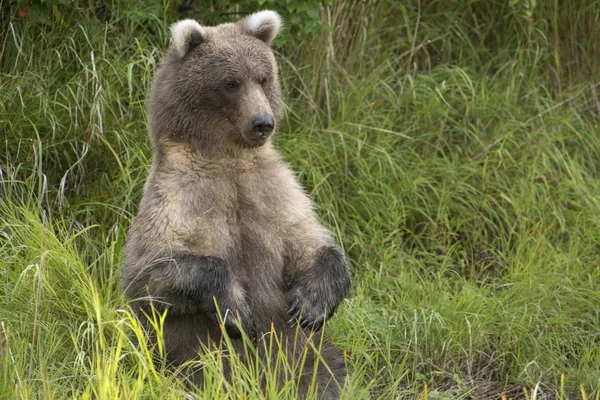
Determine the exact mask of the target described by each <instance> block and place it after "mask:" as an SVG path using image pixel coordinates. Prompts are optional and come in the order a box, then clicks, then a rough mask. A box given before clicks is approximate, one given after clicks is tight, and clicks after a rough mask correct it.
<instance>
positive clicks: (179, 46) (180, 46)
mask: <svg viewBox="0 0 600 400" xmlns="http://www.w3.org/2000/svg"><path fill="white" fill-rule="evenodd" d="M205 40H206V29H204V28H203V27H202V26H201V25H200V24H199V23H198V22H196V21H194V20H193V19H184V20H182V21H179V22H175V23H174V24H173V25H171V45H172V46H173V47H174V48H175V52H176V53H177V55H178V56H179V57H183V56H185V55H186V54H187V52H188V51H189V50H190V49H191V48H192V47H193V46H197V45H199V44H200V43H202V42H204V41H205Z"/></svg>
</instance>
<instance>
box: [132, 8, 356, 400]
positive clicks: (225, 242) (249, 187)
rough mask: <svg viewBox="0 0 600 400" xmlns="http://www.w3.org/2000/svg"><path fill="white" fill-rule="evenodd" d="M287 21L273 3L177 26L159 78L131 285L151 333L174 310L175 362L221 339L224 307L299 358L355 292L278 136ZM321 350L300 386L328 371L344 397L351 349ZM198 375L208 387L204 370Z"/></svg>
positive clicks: (229, 321) (230, 327)
mask: <svg viewBox="0 0 600 400" xmlns="http://www.w3.org/2000/svg"><path fill="white" fill-rule="evenodd" d="M280 27H281V18H280V16H279V15H278V14H277V13H275V12H273V11H262V12H258V13H255V14H252V15H250V16H248V17H246V18H244V19H242V20H240V21H238V22H237V23H227V24H222V25H218V26H215V27H206V26H201V25H200V24H198V22H196V21H194V20H183V21H180V22H177V23H175V24H174V25H173V26H172V27H171V32H172V38H171V44H170V46H169V49H168V50H167V52H166V54H165V56H164V58H163V60H162V61H161V63H160V66H159V68H158V70H157V72H156V75H155V78H154V81H153V84H152V89H151V92H150V99H149V104H148V107H149V120H150V136H151V139H152V144H153V161H152V167H151V171H150V174H149V176H148V179H147V182H146V185H145V187H144V195H143V198H142V201H141V204H140V207H139V212H138V215H137V216H136V218H135V219H134V222H133V224H132V226H131V228H130V230H129V233H128V236H127V241H126V246H125V254H124V261H123V271H122V285H123V288H124V292H125V295H126V296H127V297H128V298H129V299H130V302H131V305H132V309H133V310H134V312H135V313H136V315H137V317H138V318H139V320H140V321H141V322H142V324H143V325H144V327H145V328H146V329H147V331H148V334H149V336H150V338H152V327H151V324H150V323H149V322H148V320H147V317H146V316H147V315H152V308H154V309H155V310H158V311H159V312H164V311H168V312H167V315H166V320H165V323H164V327H163V339H164V343H165V349H166V357H167V359H168V361H169V362H170V363H171V364H173V365H175V366H177V365H181V364H182V363H184V362H186V361H188V360H192V359H197V358H198V357H199V353H201V352H202V349H203V348H206V347H207V346H211V345H216V346H219V344H220V343H221V340H222V335H223V330H222V326H221V325H220V322H221V321H220V319H219V315H218V312H219V313H220V314H221V316H222V322H223V326H224V327H225V329H226V331H227V333H228V336H230V338H232V340H233V342H234V345H236V346H240V345H242V344H243V342H242V340H243V339H242V337H240V334H241V332H240V331H239V329H243V331H244V332H245V334H246V335H247V336H248V337H250V338H251V339H252V340H253V341H254V343H255V344H256V345H257V347H260V343H261V341H264V340H266V339H265V337H268V336H269V333H272V332H273V331H275V332H276V333H277V334H278V335H282V337H289V338H291V340H290V341H283V342H281V343H288V344H280V346H282V347H283V350H284V351H286V354H287V355H288V356H289V357H290V358H292V359H294V357H299V354H300V350H298V349H296V347H297V345H298V341H299V342H300V345H305V346H309V344H310V343H313V342H312V341H314V340H315V339H314V338H315V337H318V336H320V335H314V334H313V333H314V332H315V331H318V330H319V329H320V328H321V326H322V325H323V323H324V322H325V321H326V320H327V319H329V318H330V317H331V316H332V314H333V313H334V311H335V309H336V307H337V306H338V305H339V304H340V302H341V301H342V300H343V299H344V297H346V296H347V294H348V292H349V291H350V288H351V282H350V275H349V272H348V267H347V264H346V261H345V258H344V255H343V253H342V251H341V249H340V247H339V246H338V245H337V244H336V242H335V241H334V239H333V238H332V235H331V233H330V232H329V231H328V230H327V229H326V228H324V227H323V226H322V225H321V224H320V223H319V221H318V219H317V216H316V213H315V211H314V207H313V203H312V202H311V200H310V199H309V197H308V196H307V194H306V193H305V192H304V190H303V189H302V188H301V186H300V184H299V183H298V180H297V179H296V177H295V176H294V174H293V172H292V171H291V169H290V168H289V166H288V165H287V164H286V163H285V162H284V161H283V160H282V158H281V156H280V154H279V153H278V152H277V151H276V150H275V148H274V147H273V144H272V142H271V139H272V136H273V134H274V133H275V132H276V131H277V126H278V122H279V119H280V118H281V116H282V101H281V93H280V88H279V82H278V72H277V64H276V62H275V57H274V54H273V51H272V50H271V47H270V45H271V42H272V41H273V39H274V38H275V36H276V35H277V33H278V31H279V29H280ZM298 331H300V339H298V337H297V336H298ZM294 335H296V337H295V336H294ZM294 340H296V342H295V346H294V348H292V346H291V344H289V342H292V341H294ZM313 344H316V345H317V346H320V347H321V351H320V354H321V356H320V357H317V355H315V354H309V356H308V358H307V360H306V362H305V364H304V370H303V371H302V376H301V377H300V387H299V389H298V390H299V394H300V396H303V395H305V394H306V391H307V390H308V389H307V388H308V385H309V382H310V380H311V379H312V378H313V373H314V372H315V371H314V369H316V368H318V371H316V377H317V379H316V382H317V391H318V393H319V397H322V398H329V399H335V398H338V397H339V393H340V390H341V387H343V385H344V379H345V376H346V370H345V367H344V360H343V357H342V355H341V353H340V352H339V351H338V350H337V349H335V348H334V347H333V346H331V345H330V344H328V343H313ZM286 346H287V347H286ZM309 347H310V346H309ZM240 348H242V347H240ZM321 357H322V360H324V361H325V363H326V364H327V366H326V367H324V366H322V365H321V366H320V367H319V362H321V361H320V360H321ZM317 358H319V359H317ZM193 380H194V382H195V384H197V385H199V386H200V387H201V385H202V374H201V371H200V372H197V373H196V374H195V375H194V376H193Z"/></svg>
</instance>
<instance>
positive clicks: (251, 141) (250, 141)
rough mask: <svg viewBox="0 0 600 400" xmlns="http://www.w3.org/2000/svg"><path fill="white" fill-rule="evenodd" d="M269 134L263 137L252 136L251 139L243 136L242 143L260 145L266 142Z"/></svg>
mask: <svg viewBox="0 0 600 400" xmlns="http://www.w3.org/2000/svg"><path fill="white" fill-rule="evenodd" d="M269 136H270V135H267V136H264V137H258V138H253V139H251V138H248V137H246V136H244V144H245V145H246V146H247V147H260V146H262V145H264V144H265V143H267V140H268V139H269Z"/></svg>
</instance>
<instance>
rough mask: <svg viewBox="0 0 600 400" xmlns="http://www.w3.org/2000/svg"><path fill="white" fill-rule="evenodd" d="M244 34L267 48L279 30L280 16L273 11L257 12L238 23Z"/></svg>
mask: <svg viewBox="0 0 600 400" xmlns="http://www.w3.org/2000/svg"><path fill="white" fill-rule="evenodd" d="M240 24H241V25H242V30H243V32H244V33H245V34H247V35H250V36H254V37H256V38H258V39H260V40H262V41H263V42H265V43H266V44H268V45H269V46H270V45H271V42H272V41H273V39H275V37H276V36H277V34H278V33H279V29H281V25H282V24H283V23H282V20H281V16H280V15H279V14H277V13H276V12H275V11H268V10H266V11H259V12H257V13H254V14H251V15H249V16H247V17H246V18H244V19H243V20H241V21H240Z"/></svg>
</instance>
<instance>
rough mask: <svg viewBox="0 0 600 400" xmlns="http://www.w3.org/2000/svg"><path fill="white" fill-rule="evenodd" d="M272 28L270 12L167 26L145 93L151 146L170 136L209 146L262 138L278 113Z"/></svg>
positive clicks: (275, 20)
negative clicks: (166, 41)
mask: <svg viewBox="0 0 600 400" xmlns="http://www.w3.org/2000/svg"><path fill="white" fill-rule="evenodd" d="M280 27H281V17H280V16H279V15H278V14H277V13H275V12H273V11H261V12H258V13H255V14H252V15H250V16H248V17H246V18H244V19H242V20H240V21H238V22H237V23H227V24H222V25H218V26H215V27H205V26H201V25H200V24H198V22H196V21H194V20H190V19H187V20H183V21H179V22H177V23H175V24H173V25H172V26H171V34H172V37H171V45H170V47H169V49H168V51H167V53H166V55H165V57H164V59H163V60H162V62H161V65H160V67H159V69H158V71H157V73H156V76H155V78H154V82H153V86H152V90H151V94H150V102H149V111H150V127H151V134H152V138H153V141H154V145H155V146H157V147H160V146H161V144H163V143H165V142H173V141H176V142H184V143H189V144H192V145H194V146H196V147H198V148H199V149H200V150H205V151H207V152H210V151H228V150H235V149H240V148H250V147H258V146H262V145H263V144H265V143H266V142H267V140H268V139H269V137H270V136H271V134H272V133H273V132H274V131H275V128H276V124H277V119H278V118H280V117H281V113H282V104H281V92H280V89H279V82H278V76H277V64H276V62H275V57H274V55H273V51H272V50H271V47H270V46H271V42H272V41H273V39H274V38H275V36H276V35H277V33H278V32H279V29H280Z"/></svg>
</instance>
